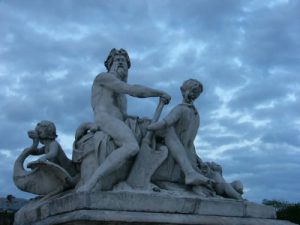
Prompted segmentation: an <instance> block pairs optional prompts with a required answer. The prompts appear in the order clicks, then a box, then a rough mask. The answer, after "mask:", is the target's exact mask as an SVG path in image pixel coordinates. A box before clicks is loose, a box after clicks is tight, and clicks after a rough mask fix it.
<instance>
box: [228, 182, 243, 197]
mask: <svg viewBox="0 0 300 225" xmlns="http://www.w3.org/2000/svg"><path fill="white" fill-rule="evenodd" d="M231 186H232V187H233V188H234V189H235V190H236V191H237V192H238V193H240V194H241V195H242V194H243V193H244V186H243V183H242V182H241V181H239V180H235V181H233V182H231Z"/></svg>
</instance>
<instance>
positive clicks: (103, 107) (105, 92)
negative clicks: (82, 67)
mask: <svg viewBox="0 0 300 225" xmlns="http://www.w3.org/2000/svg"><path fill="white" fill-rule="evenodd" d="M105 76H106V78H107V76H113V75H111V74H108V73H103V74H100V75H98V76H97V77H96V78H95V81H94V83H93V86H92V96H91V98H92V99H91V103H92V108H93V111H94V115H95V120H96V122H97V121H99V120H101V115H100V114H101V113H108V114H109V115H111V116H113V117H115V118H118V119H120V120H124V116H125V115H126V114H127V100H126V96H125V95H124V94H122V93H118V92H116V91H114V90H112V89H111V88H109V87H107V86H106V85H105V84H106V83H107V80H106V79H103V78H105Z"/></svg>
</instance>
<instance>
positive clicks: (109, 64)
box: [78, 49, 171, 191]
mask: <svg viewBox="0 0 300 225" xmlns="http://www.w3.org/2000/svg"><path fill="white" fill-rule="evenodd" d="M130 65H131V63H130V59H129V56H128V54H127V52H126V51H125V50H123V49H120V50H116V49H112V50H111V52H110V54H109V56H108V58H107V59H106V61H105V66H106V68H107V72H104V73H101V74H99V75H98V76H97V77H96V78H95V80H94V83H93V86H92V98H91V102H92V107H93V111H94V116H95V124H94V127H93V128H91V129H92V130H93V129H94V130H95V129H100V130H102V131H104V132H105V133H106V134H108V135H109V136H111V137H112V138H113V140H114V142H115V144H116V145H117V146H118V148H117V149H116V150H114V151H113V152H112V153H111V154H110V155H109V156H108V157H107V158H106V159H105V160H104V162H103V163H102V164H101V165H100V166H99V167H98V168H97V170H96V171H95V172H94V173H93V174H92V177H91V178H90V179H89V180H88V181H87V182H86V183H85V184H83V185H82V186H81V187H79V188H78V191H89V190H91V189H92V188H93V187H95V185H96V184H97V186H98V187H99V188H101V178H103V177H105V176H107V175H108V174H110V173H111V172H113V171H115V170H116V169H118V168H119V167H120V166H121V165H123V164H124V162H126V161H127V160H128V159H129V158H132V157H134V156H135V155H136V154H137V153H138V152H139V144H138V142H137V140H136V138H135V136H134V134H133V132H132V131H131V130H130V129H129V128H128V126H127V125H126V124H125V122H124V121H125V119H126V117H127V101H126V96H125V95H126V94H128V95H130V96H133V97H138V98H147V97H160V98H162V99H163V101H164V102H165V104H168V103H169V101H170V99H171V97H170V96H169V95H168V94H167V93H165V92H163V91H160V90H156V89H152V88H149V87H145V86H142V85H131V84H128V83H127V77H128V69H129V68H130Z"/></svg>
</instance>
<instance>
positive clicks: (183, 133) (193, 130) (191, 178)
mask: <svg viewBox="0 0 300 225" xmlns="http://www.w3.org/2000/svg"><path fill="white" fill-rule="evenodd" d="M180 90H181V93H182V96H183V102H182V103H181V104H179V105H177V106H175V108H173V109H172V110H171V112H170V113H169V114H168V115H167V116H166V117H165V118H164V119H163V120H161V121H159V122H156V123H153V124H151V125H149V126H148V130H151V131H158V130H162V129H163V130H164V131H163V132H159V133H161V134H162V135H163V136H164V138H165V144H166V145H167V147H168V149H169V151H170V153H171V155H172V156H173V158H174V159H175V161H176V162H177V163H178V164H179V166H180V168H181V169H182V171H183V173H184V176H185V184H187V185H200V184H205V185H208V184H210V183H211V182H212V181H211V180H210V179H209V178H207V177H205V176H203V175H202V174H200V173H199V170H198V158H199V157H198V156H197V154H196V150H195V146H194V140H195V137H196V135H197V131H198V128H199V124H200V117H199V113H198V111H197V109H196V107H195V106H194V104H193V102H194V101H195V100H196V99H197V98H198V97H199V95H200V94H201V93H202V91H203V86H202V84H201V83H200V82H199V81H197V80H195V79H189V80H186V81H185V82H184V83H183V84H182V86H181V87H180Z"/></svg>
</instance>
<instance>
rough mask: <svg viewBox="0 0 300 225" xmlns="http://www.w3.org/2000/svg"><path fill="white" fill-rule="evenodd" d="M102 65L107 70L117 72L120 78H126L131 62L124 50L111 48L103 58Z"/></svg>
mask: <svg viewBox="0 0 300 225" xmlns="http://www.w3.org/2000/svg"><path fill="white" fill-rule="evenodd" d="M104 65H105V67H106V69H107V71H109V72H111V71H112V72H117V73H118V74H119V75H120V76H121V77H120V78H121V79H122V80H124V81H125V80H127V73H128V69H129V68H130V66H131V62H130V59H129V56H128V53H127V52H126V50H124V49H122V48H121V49H120V50H117V49H115V48H113V49H112V50H111V51H110V53H109V55H108V57H107V59H106V60H105V62H104Z"/></svg>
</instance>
